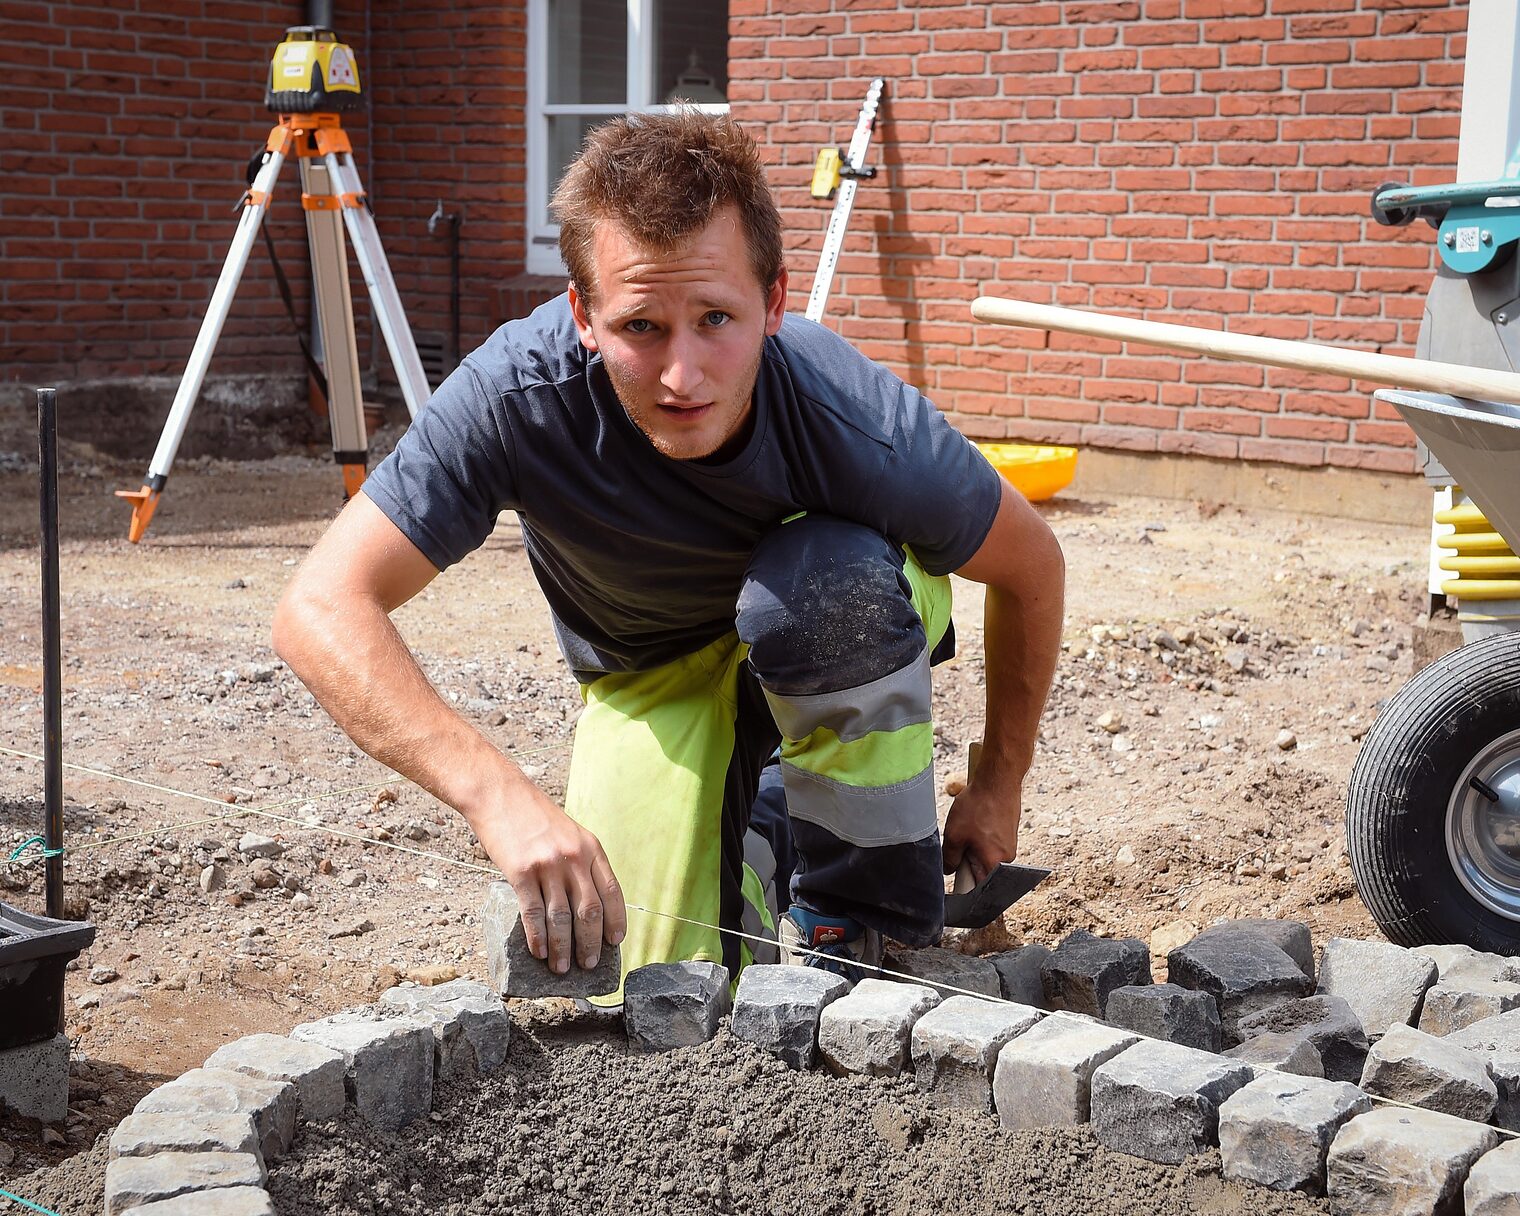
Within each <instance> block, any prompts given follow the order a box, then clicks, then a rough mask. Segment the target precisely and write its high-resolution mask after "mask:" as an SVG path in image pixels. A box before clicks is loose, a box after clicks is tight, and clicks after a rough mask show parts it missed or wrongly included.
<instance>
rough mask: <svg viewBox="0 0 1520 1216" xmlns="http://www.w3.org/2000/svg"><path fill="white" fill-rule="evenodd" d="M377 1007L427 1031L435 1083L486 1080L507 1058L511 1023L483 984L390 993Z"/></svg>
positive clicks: (467, 982) (464, 981)
mask: <svg viewBox="0 0 1520 1216" xmlns="http://www.w3.org/2000/svg"><path fill="white" fill-rule="evenodd" d="M379 1005H380V1008H381V1009H393V1010H395V1011H396V1012H397V1013H401V1014H405V1015H407V1016H408V1017H412V1018H415V1019H416V1020H417V1021H419V1022H425V1023H426V1024H427V1025H429V1026H431V1027H432V1028H433V1077H434V1081H435V1083H446V1082H449V1081H453V1080H455V1079H459V1078H465V1079H469V1078H478V1077H484V1076H489V1075H490V1074H491V1073H493V1072H495V1071H496V1070H497V1069H498V1068H500V1067H501V1066H502V1064H503V1062H505V1060H506V1058H507V1048H508V1047H509V1046H510V1044H511V1041H512V1019H511V1018H509V1017H508V1016H507V1010H506V1006H505V1005H504V1004H503V1003H502V999H501V998H500V997H499V996H497V995H496V994H495V993H494V992H492V991H491V989H490V988H488V987H487V986H486V985H485V984H481V983H477V982H475V981H474V980H468V979H456V980H449V981H448V982H447V983H443V984H433V985H430V986H413V987H396V988H390V989H387V990H386V991H385V992H383V993H381V994H380V1001H379Z"/></svg>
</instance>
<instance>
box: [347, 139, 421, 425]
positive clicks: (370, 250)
mask: <svg viewBox="0 0 1520 1216" xmlns="http://www.w3.org/2000/svg"><path fill="white" fill-rule="evenodd" d="M323 160H324V162H325V163H326V165H327V172H328V176H329V177H330V179H331V180H332V181H333V182H335V183H337V185H338V188H339V189H340V190H341V191H342V192H343V194H344V207H343V219H344V222H345V223H346V224H347V225H348V235H349V239H350V240H352V241H353V243H354V255H355V256H356V257H357V258H358V259H359V269H360V271H362V272H363V274H364V285H365V287H367V288H368V289H369V298H370V302H371V304H372V305H373V307H374V309H375V316H376V318H377V319H378V320H379V322H380V332H381V333H382V334H383V335H384V336H385V348H386V350H388V351H389V352H390V356H391V364H392V366H393V367H395V369H396V379H398V380H399V381H400V382H401V393H402V395H403V396H404V397H405V398H406V408H407V410H408V412H409V413H410V414H411V416H412V417H413V418H415V417H416V416H417V412H418V411H419V410H420V409H422V407H423V406H424V405H426V404H427V399H428V398H429V397H430V396H431V395H432V390H431V389H430V388H428V382H427V376H426V375H425V374H424V373H423V371H422V360H421V359H420V358H419V357H418V355H417V344H416V343H415V342H414V341H413V340H412V331H411V328H410V326H408V325H407V323H406V312H405V310H404V309H403V308H402V307H401V296H400V295H399V294H398V293H397V291H396V281H395V279H393V278H392V277H391V266H390V263H389V262H388V261H386V258H385V250H384V249H383V248H382V247H381V245H380V232H379V230H378V229H377V228H376V227H375V217H374V216H372V215H371V214H370V213H369V208H368V207H367V206H365V204H364V202H363V198H364V185H363V183H362V182H360V180H359V170H358V168H357V167H356V166H355V165H354V155H353V153H352V152H344V153H343V154H342V159H341V160H340V159H339V154H338V153H337V152H328V153H326V155H325V156H324V157H323Z"/></svg>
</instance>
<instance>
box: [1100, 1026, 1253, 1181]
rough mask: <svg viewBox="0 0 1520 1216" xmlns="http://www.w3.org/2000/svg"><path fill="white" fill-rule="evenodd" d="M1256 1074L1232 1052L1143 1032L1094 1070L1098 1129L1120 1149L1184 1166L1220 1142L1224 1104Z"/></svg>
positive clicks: (1109, 1144) (1107, 1143) (1104, 1140)
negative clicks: (1221, 1053)
mask: <svg viewBox="0 0 1520 1216" xmlns="http://www.w3.org/2000/svg"><path fill="white" fill-rule="evenodd" d="M1251 1079H1252V1070H1251V1068H1250V1067H1249V1066H1248V1065H1245V1064H1238V1063H1236V1062H1235V1061H1233V1060H1230V1059H1228V1058H1226V1057H1224V1056H1216V1055H1214V1054H1212V1053H1211V1052H1206V1051H1198V1050H1196V1049H1194V1048H1191V1047H1180V1046H1178V1045H1177V1044H1175V1043H1163V1042H1160V1041H1158V1040H1155V1039H1142V1040H1141V1041H1140V1042H1138V1043H1136V1044H1134V1046H1132V1047H1129V1048H1127V1049H1126V1050H1124V1051H1122V1052H1120V1053H1119V1054H1118V1055H1117V1056H1115V1057H1114V1058H1113V1059H1111V1060H1109V1061H1107V1062H1106V1063H1104V1064H1101V1065H1099V1067H1098V1068H1097V1070H1096V1071H1095V1072H1094V1073H1093V1078H1092V1125H1093V1134H1094V1135H1095V1136H1097V1138H1098V1141H1099V1142H1100V1143H1101V1144H1103V1145H1105V1146H1107V1147H1108V1148H1111V1149H1115V1150H1117V1151H1118V1152H1122V1153H1129V1154H1130V1155H1132V1156H1135V1157H1144V1158H1145V1159H1146V1160H1147V1161H1158V1162H1162V1163H1165V1164H1169V1165H1179V1164H1181V1163H1182V1161H1184V1160H1185V1159H1186V1158H1187V1157H1190V1156H1192V1155H1193V1154H1194V1153H1198V1152H1201V1151H1203V1150H1204V1149H1206V1148H1208V1147H1210V1146H1212V1145H1214V1144H1216V1143H1217V1142H1218V1136H1219V1107H1220V1104H1221V1103H1222V1102H1223V1101H1224V1100H1225V1099H1226V1098H1228V1097H1229V1096H1230V1095H1231V1094H1233V1093H1234V1092H1235V1091H1236V1090H1237V1089H1239V1088H1240V1087H1241V1086H1242V1085H1245V1084H1246V1083H1247V1082H1248V1081H1250V1080H1251Z"/></svg>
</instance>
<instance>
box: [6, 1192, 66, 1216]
mask: <svg viewBox="0 0 1520 1216" xmlns="http://www.w3.org/2000/svg"><path fill="white" fill-rule="evenodd" d="M0 1199H9V1200H12V1201H13V1202H15V1203H19V1204H20V1205H21V1206H22V1207H24V1208H30V1209H31V1210H32V1211H34V1212H41V1213H42V1216H58V1213H57V1212H55V1211H53V1209H52V1208H45V1207H41V1206H40V1205H38V1204H35V1203H33V1202H32V1201H31V1200H30V1199H23V1198H21V1196H20V1195H12V1194H11V1193H10V1192H9V1191H0Z"/></svg>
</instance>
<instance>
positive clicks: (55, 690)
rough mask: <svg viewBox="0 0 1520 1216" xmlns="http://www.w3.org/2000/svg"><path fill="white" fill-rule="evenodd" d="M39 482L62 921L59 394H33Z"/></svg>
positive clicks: (47, 835) (48, 752) (48, 876)
mask: <svg viewBox="0 0 1520 1216" xmlns="http://www.w3.org/2000/svg"><path fill="white" fill-rule="evenodd" d="M37 462H38V464H39V465H40V466H41V470H40V473H41V481H42V759H43V782H44V799H43V811H44V815H45V825H44V828H43V835H44V839H45V845H46V848H47V851H48V853H47V859H46V861H45V862H44V871H43V873H44V879H43V887H44V890H45V891H46V892H47V914H48V915H49V916H51V917H53V918H54V919H55V920H62V919H63V857H62V856H61V855H60V854H59V853H58V852H57V850H60V849H62V848H63V671H62V666H63V660H62V653H61V652H62V642H61V636H60V635H61V632H62V627H61V625H60V620H59V605H58V393H57V390H56V389H51V388H39V389H38V390H37Z"/></svg>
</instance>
